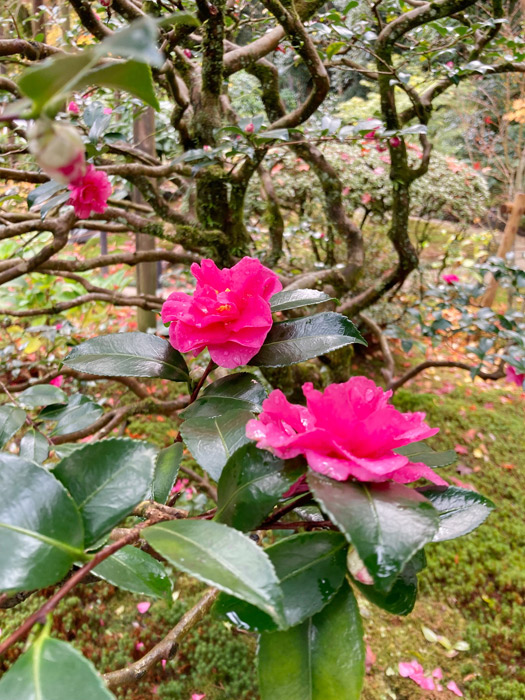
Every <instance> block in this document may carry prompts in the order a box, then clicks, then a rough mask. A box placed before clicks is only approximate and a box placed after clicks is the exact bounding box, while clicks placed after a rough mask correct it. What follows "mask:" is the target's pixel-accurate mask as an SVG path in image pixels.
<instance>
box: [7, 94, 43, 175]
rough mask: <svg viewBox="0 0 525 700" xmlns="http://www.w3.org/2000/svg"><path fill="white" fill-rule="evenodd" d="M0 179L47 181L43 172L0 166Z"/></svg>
mask: <svg viewBox="0 0 525 700" xmlns="http://www.w3.org/2000/svg"><path fill="white" fill-rule="evenodd" d="M0 87H1V86H0ZM0 179H2V180H13V181H15V182H34V183H35V184H39V185H40V184H42V183H43V182H48V181H49V178H48V176H47V175H46V174H45V173H37V172H31V171H29V170H15V169H14V168H0Z"/></svg>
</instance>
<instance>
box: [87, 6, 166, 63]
mask: <svg viewBox="0 0 525 700" xmlns="http://www.w3.org/2000/svg"><path fill="white" fill-rule="evenodd" d="M157 36H158V30H157V25H156V24H155V22H154V21H153V20H152V19H151V17H148V16H144V17H141V18H140V19H137V20H135V21H134V22H132V23H131V24H130V25H129V26H127V27H125V28H124V29H121V30H120V31H119V32H115V34H113V35H112V36H110V37H109V38H107V39H104V41H102V42H101V43H100V44H99V45H98V46H97V48H96V51H97V54H98V55H99V56H104V55H105V54H108V53H109V54H111V55H113V56H121V57H123V58H132V59H134V60H135V61H140V62H141V63H148V64H149V65H150V66H155V67H156V68H160V67H161V66H162V64H163V63H164V56H163V55H162V52H161V51H159V49H158V48H157Z"/></svg>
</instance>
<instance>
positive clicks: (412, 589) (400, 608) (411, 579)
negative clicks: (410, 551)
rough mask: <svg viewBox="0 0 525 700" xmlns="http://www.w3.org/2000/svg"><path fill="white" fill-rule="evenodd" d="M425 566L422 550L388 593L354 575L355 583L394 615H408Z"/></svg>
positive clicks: (368, 597) (372, 601)
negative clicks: (420, 574)
mask: <svg viewBox="0 0 525 700" xmlns="http://www.w3.org/2000/svg"><path fill="white" fill-rule="evenodd" d="M423 568H424V552H423V550H420V551H419V552H418V553H417V554H416V555H415V556H414V557H412V559H411V560H410V561H409V562H408V564H407V565H406V566H405V568H404V569H403V571H402V572H401V573H400V575H399V576H398V578H397V579H396V580H395V582H394V585H393V586H392V588H391V589H390V591H389V592H388V593H384V592H383V591H381V590H379V589H378V588H377V586H375V585H366V584H364V583H360V582H359V581H356V580H355V579H354V578H353V577H352V582H353V584H354V585H355V586H356V587H357V588H358V589H359V591H360V592H361V593H362V595H364V596H365V598H367V599H368V600H369V601H370V602H371V603H373V604H374V605H377V607H378V608H382V609H383V610H386V611H387V612H389V613H392V615H408V614H409V613H410V612H412V610H413V609H414V605H415V604H416V600H417V590H418V582H417V574H418V573H419V571H421V569H423Z"/></svg>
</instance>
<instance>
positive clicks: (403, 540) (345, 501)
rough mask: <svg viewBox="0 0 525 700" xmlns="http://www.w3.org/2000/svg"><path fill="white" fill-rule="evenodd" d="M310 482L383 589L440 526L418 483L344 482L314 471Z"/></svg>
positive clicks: (386, 591)
mask: <svg viewBox="0 0 525 700" xmlns="http://www.w3.org/2000/svg"><path fill="white" fill-rule="evenodd" d="M308 483H309V485H310V488H311V489H312V492H313V494H314V496H315V499H316V500H317V501H318V503H319V505H320V506H321V508H322V509H323V510H324V511H325V512H326V513H328V515H329V516H330V518H331V519H332V521H333V522H334V523H335V524H336V525H337V526H338V527H339V528H340V530H341V531H342V532H343V533H344V534H345V536H346V538H347V539H348V541H349V542H351V543H352V544H353V545H354V547H355V548H356V550H357V553H358V554H359V557H360V558H361V560H362V562H363V564H364V565H365V567H366V569H367V570H368V572H369V574H370V576H371V577H372V578H373V579H374V582H375V585H376V587H377V588H378V590H380V591H382V592H384V593H388V591H390V590H391V588H392V586H393V585H394V582H395V580H396V578H397V577H398V576H399V574H400V573H401V571H402V570H403V569H404V567H405V565H406V564H407V562H408V561H409V560H410V559H411V558H412V557H413V556H414V554H415V553H416V552H417V551H418V550H420V549H421V548H422V547H423V546H424V545H425V544H427V542H431V541H432V538H433V537H434V535H435V533H436V531H437V529H438V520H439V519H438V513H437V511H436V510H435V508H433V506H432V505H431V504H430V503H429V501H427V500H426V498H424V497H423V496H421V494H420V493H418V492H417V491H416V490H415V489H410V488H407V487H406V486H402V485H401V484H396V483H393V482H384V483H379V484H368V483H357V482H351V481H346V482H341V481H334V480H333V479H328V478H326V477H324V476H322V475H320V474H316V473H314V472H311V473H310V474H309V475H308Z"/></svg>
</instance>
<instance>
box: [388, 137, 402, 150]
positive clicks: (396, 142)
mask: <svg viewBox="0 0 525 700" xmlns="http://www.w3.org/2000/svg"><path fill="white" fill-rule="evenodd" d="M390 145H391V146H392V148H398V147H399V146H401V139H400V138H399V136H392V138H391V139H390Z"/></svg>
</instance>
